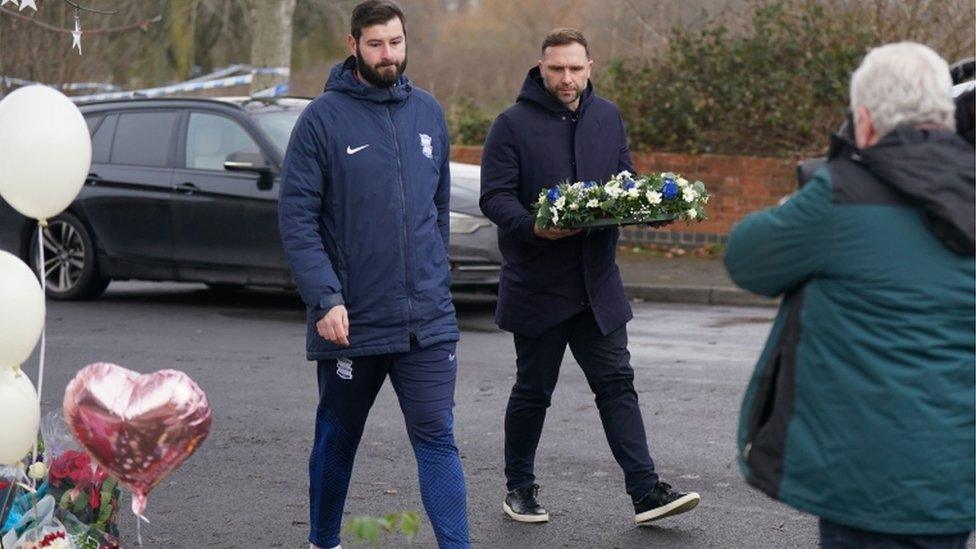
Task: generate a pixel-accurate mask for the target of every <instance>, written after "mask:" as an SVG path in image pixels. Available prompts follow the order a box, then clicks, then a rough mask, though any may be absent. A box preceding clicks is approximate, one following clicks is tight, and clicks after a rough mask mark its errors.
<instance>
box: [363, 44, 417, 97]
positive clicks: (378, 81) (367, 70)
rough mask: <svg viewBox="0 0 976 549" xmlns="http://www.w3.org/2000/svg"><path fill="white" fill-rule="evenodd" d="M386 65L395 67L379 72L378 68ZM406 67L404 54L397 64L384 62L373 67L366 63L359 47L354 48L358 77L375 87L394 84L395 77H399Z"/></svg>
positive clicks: (386, 86)
mask: <svg viewBox="0 0 976 549" xmlns="http://www.w3.org/2000/svg"><path fill="white" fill-rule="evenodd" d="M386 67H396V70H395V71H384V72H380V70H379V69H383V68H386ZM406 69H407V56H406V55H404V56H403V61H401V62H400V64H399V65H397V64H395V63H385V64H382V65H380V66H378V67H376V68H373V67H371V66H369V64H368V63H366V60H365V59H363V55H362V54H361V53H359V48H358V47H357V48H356V70H357V71H359V76H360V78H362V79H363V80H365V81H367V82H369V83H370V84H372V85H374V86H376V87H377V88H390V87H393V85H394V84H396V81H397V78H400V75H402V74H403V71H405V70H406Z"/></svg>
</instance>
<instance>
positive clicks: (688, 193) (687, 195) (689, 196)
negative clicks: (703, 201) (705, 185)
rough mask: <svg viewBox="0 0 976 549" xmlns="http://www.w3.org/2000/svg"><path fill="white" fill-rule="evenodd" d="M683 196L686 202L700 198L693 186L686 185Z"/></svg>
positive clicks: (682, 192)
mask: <svg viewBox="0 0 976 549" xmlns="http://www.w3.org/2000/svg"><path fill="white" fill-rule="evenodd" d="M686 183H687V182H686ZM681 197H682V198H684V199H685V202H694V201H695V199H696V198H698V192H697V191H695V189H692V188H691V187H685V189H684V190H683V191H681Z"/></svg>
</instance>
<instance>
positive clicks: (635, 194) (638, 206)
mask: <svg viewBox="0 0 976 549" xmlns="http://www.w3.org/2000/svg"><path fill="white" fill-rule="evenodd" d="M707 203H708V191H706V190H705V184H704V183H702V182H701V181H695V182H694V183H691V182H689V181H688V180H687V179H685V178H683V177H681V176H680V175H677V174H673V173H669V172H665V173H661V174H652V175H642V176H635V175H634V174H632V173H630V172H628V171H622V172H620V173H618V174H617V175H615V176H613V177H611V178H610V180H609V181H607V182H606V184H603V185H600V184H598V183H596V182H595V181H585V182H584V181H578V182H576V183H568V182H566V183H561V184H559V185H557V186H555V187H553V188H551V189H543V190H542V192H541V193H539V199H538V201H537V202H536V225H538V226H539V227H540V228H542V229H550V228H559V229H593V228H598V227H605V226H611V225H612V226H621V225H635V224H639V223H654V222H660V221H674V220H676V219H683V220H685V221H687V222H692V221H702V220H705V219H707V218H708V214H707V213H706V212H705V204H707Z"/></svg>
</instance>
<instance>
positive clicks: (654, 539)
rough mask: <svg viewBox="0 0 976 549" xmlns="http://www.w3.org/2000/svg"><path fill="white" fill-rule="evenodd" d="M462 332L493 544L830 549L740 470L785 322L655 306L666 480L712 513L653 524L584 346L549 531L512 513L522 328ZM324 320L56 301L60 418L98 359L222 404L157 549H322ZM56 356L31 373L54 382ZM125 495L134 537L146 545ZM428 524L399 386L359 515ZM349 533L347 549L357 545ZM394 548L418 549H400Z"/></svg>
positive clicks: (545, 486) (359, 489)
mask: <svg viewBox="0 0 976 549" xmlns="http://www.w3.org/2000/svg"><path fill="white" fill-rule="evenodd" d="M458 310H459V318H460V322H461V328H462V339H461V343H460V346H459V350H458V357H459V361H460V373H459V381H458V388H457V394H456V401H457V407H456V411H455V414H456V415H455V417H456V419H455V423H456V437H457V440H458V446H459V448H460V449H461V454H462V458H463V464H464V471H465V477H466V478H467V489H468V506H469V516H470V521H471V536H472V541H473V543H474V545H475V546H477V547H500V548H507V547H517V548H524V547H586V548H612V547H621V548H623V547H652V548H653V547H696V548H697V547H721V548H777V549H779V548H788V547H816V545H817V541H816V537H817V536H816V522H815V520H814V519H813V518H811V517H809V516H806V515H803V514H800V513H798V512H796V511H793V510H792V509H790V508H787V507H785V506H783V505H780V504H778V503H776V502H774V501H772V500H770V499H768V498H766V497H765V496H763V495H762V494H760V493H758V492H756V491H754V490H752V489H750V488H748V487H747V486H746V485H745V483H744V482H743V480H742V478H741V476H740V474H739V471H738V467H737V465H736V463H735V452H736V450H735V428H736V423H737V417H738V410H739V404H740V401H741V398H742V393H743V390H744V387H745V383H746V380H747V378H748V376H749V373H750V372H751V370H752V366H753V363H754V361H755V359H756V357H757V356H758V353H759V350H760V348H761V346H762V343H763V341H764V340H765V337H766V334H767V332H768V330H769V326H770V322H771V320H772V316H773V314H774V310H773V309H770V308H735V307H703V306H682V305H670V304H669V305H664V304H653V303H635V304H634V313H635V319H634V320H633V321H632V322H631V323H630V325H629V333H630V350H631V353H632V354H633V365H634V368H635V370H636V374H637V375H636V384H637V388H638V391H639V394H640V402H641V408H642V409H643V413H644V419H645V423H646V426H647V431H648V436H649V438H650V441H651V453H652V456H653V458H654V460H655V462H656V463H657V466H658V470H659V472H660V473H661V475H662V477H663V478H665V479H666V480H668V481H669V482H670V483H671V484H673V485H674V486H675V487H676V488H679V489H682V490H695V491H698V492H699V493H701V495H702V504H701V505H700V506H699V507H698V509H696V510H695V511H694V512H692V513H689V514H686V515H682V516H679V517H675V518H672V519H667V520H664V521H661V522H660V523H658V525H657V526H654V527H650V528H636V527H635V526H634V524H633V508H632V507H631V505H630V499H629V497H628V496H627V495H626V494H625V492H624V488H623V477H622V474H621V473H620V471H619V469H618V468H617V466H616V463H615V462H614V461H613V458H612V456H611V454H610V451H609V449H608V447H607V443H606V440H605V438H604V435H603V431H602V428H601V426H600V420H599V417H598V415H597V409H596V406H595V404H594V402H593V397H592V394H591V393H590V391H589V388H588V387H587V385H586V381H585V379H584V377H583V375H582V372H581V371H580V369H579V367H578V366H577V364H576V362H575V361H574V360H573V358H572V356H571V355H570V353H567V356H566V360H565V362H564V364H563V367H562V372H561V378H560V381H559V385H558V387H557V389H556V393H555V395H554V397H553V406H552V408H551V409H550V411H549V415H548V417H547V422H546V428H545V431H544V432H543V436H542V441H541V444H540V448H539V452H538V456H537V462H536V474H537V479H538V482H539V483H540V484H541V485H542V492H541V494H540V499H541V501H542V502H543V504H544V505H545V506H546V507H547V508H548V509H549V511H550V513H551V515H552V519H551V522H550V523H549V524H544V525H524V524H517V523H514V522H511V521H510V520H508V519H507V518H506V517H505V516H504V515H503V513H502V510H501V502H502V498H503V497H504V477H503V473H502V467H503V459H502V447H503V432H502V426H503V416H504V410H505V404H506V402H507V398H508V393H509V390H510V388H511V385H512V383H513V380H514V377H513V374H514V351H513V349H512V338H511V335H510V334H508V333H505V332H501V331H499V330H498V329H497V328H495V326H494V324H493V322H492V312H493V306H492V304H491V303H490V302H489V303H485V302H484V300H474V301H472V300H465V301H461V302H459V304H458ZM304 338H305V327H304V311H303V307H302V305H301V302H300V301H299V300H298V299H297V298H296V297H295V296H294V295H292V294H288V293H282V292H263V291H262V292H257V291H249V292H238V293H230V294H227V293H218V292H212V291H210V290H207V289H205V288H204V287H203V286H198V285H178V284H146V283H113V285H112V286H111V287H110V288H109V291H108V292H107V293H106V294H105V296H103V297H102V298H101V299H99V300H97V301H93V302H72V303H57V302H49V305H48V346H47V375H46V376H45V377H46V379H45V384H44V389H43V391H44V398H43V408H44V411H45V412H46V411H49V410H59V409H60V406H61V397H62V395H63V394H64V388H65V386H66V385H67V383H68V381H69V380H70V379H71V377H72V376H73V375H74V374H75V372H77V371H78V370H79V369H80V368H81V367H83V366H85V365H86V364H89V363H92V362H98V361H107V362H114V363H116V364H120V365H122V366H125V367H127V368H130V369H133V370H137V371H140V372H151V371H154V370H158V369H162V368H176V369H179V370H183V371H185V372H186V373H188V374H189V375H190V376H191V377H192V378H193V379H194V380H196V381H197V383H199V384H200V386H201V387H202V388H203V389H204V390H205V391H206V392H207V395H208V397H209V399H210V403H211V406H212V408H213V414H214V416H213V427H212V430H211V434H210V437H209V438H208V439H207V440H206V442H205V443H204V444H203V445H202V446H201V447H200V449H199V450H198V451H197V453H196V454H195V455H193V457H191V458H190V459H189V460H188V461H187V462H186V463H185V464H184V465H183V466H182V467H181V468H180V469H178V470H177V471H176V472H175V473H173V474H172V475H171V476H170V477H168V478H166V479H165V480H164V481H163V482H162V483H161V484H160V485H159V486H158V487H157V488H156V489H155V490H153V491H152V492H151V494H150V497H149V506H148V510H147V517H148V518H149V520H150V521H152V524H150V525H143V528H142V534H143V539H144V542H145V547H168V548H187V549H191V548H206V547H221V548H225V547H226V548H244V547H258V548H266V547H287V548H299V547H307V546H308V545H307V542H306V541H305V540H306V536H307V532H308V514H307V503H306V502H307V456H308V451H309V447H310V444H311V439H312V434H313V418H314V411H315V406H316V388H315V376H314V369H313V367H312V365H311V363H308V362H306V361H305V359H304ZM36 367H37V362H36V354H35V357H34V358H32V359H31V362H29V363H28V364H27V365H25V370H26V371H27V372H28V373H29V374H30V375H31V377H32V379H36ZM128 505H129V503H128V496H126V497H125V501H124V503H123V509H124V511H125V512H123V513H122V514H121V520H120V526H121V528H122V531H123V536H124V537H123V539H124V541H125V542H126V544H127V545H130V544H134V540H135V523H134V520H133V518H132V515H131V513H130V512H129V511H128ZM402 510H414V511H419V512H421V516H422V517H423V518H422V523H421V530H420V534H419V535H418V537H417V539H416V540H415V541H414V546H415V547H431V546H434V541H433V540H434V538H433V533H432V531H431V528H430V524H429V523H428V522H427V519H426V517H425V516H423V512H422V510H423V507H422V505H421V502H420V497H419V493H418V487H417V480H416V462H415V461H414V457H413V453H412V451H411V449H410V446H409V442H408V440H407V436H406V433H405V431H404V428H403V421H402V417H401V415H400V411H399V408H398V406H397V402H396V399H395V396H394V394H393V391H392V389H391V387H390V386H389V384H387V385H386V386H385V387H384V388H383V390H382V391H381V393H380V395H379V397H378V399H377V402H376V404H375V406H374V407H373V410H372V413H371V415H370V418H369V422H368V423H367V426H366V432H365V434H364V436H363V442H362V445H361V446H360V449H359V454H358V457H357V462H356V469H355V472H354V476H353V480H352V485H351V488H350V493H349V499H348V502H347V505H346V513H347V515H346V516H347V518H351V517H354V516H357V515H372V516H381V515H384V514H386V513H389V512H394V511H402ZM350 541H351V539H350V537H349V536H344V546H346V547H351V546H352V544H351V543H349V542H350ZM381 545H382V546H383V547H391V546H401V545H405V541H404V540H403V538H402V537H399V536H386V537H384V538H383V540H382V544H381Z"/></svg>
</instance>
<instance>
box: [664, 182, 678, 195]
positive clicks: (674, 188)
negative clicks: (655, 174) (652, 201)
mask: <svg viewBox="0 0 976 549" xmlns="http://www.w3.org/2000/svg"><path fill="white" fill-rule="evenodd" d="M661 197H662V198H664V199H665V200H674V199H675V198H678V184H677V183H675V182H674V179H665V180H664V185H663V186H662V187H661Z"/></svg>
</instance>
